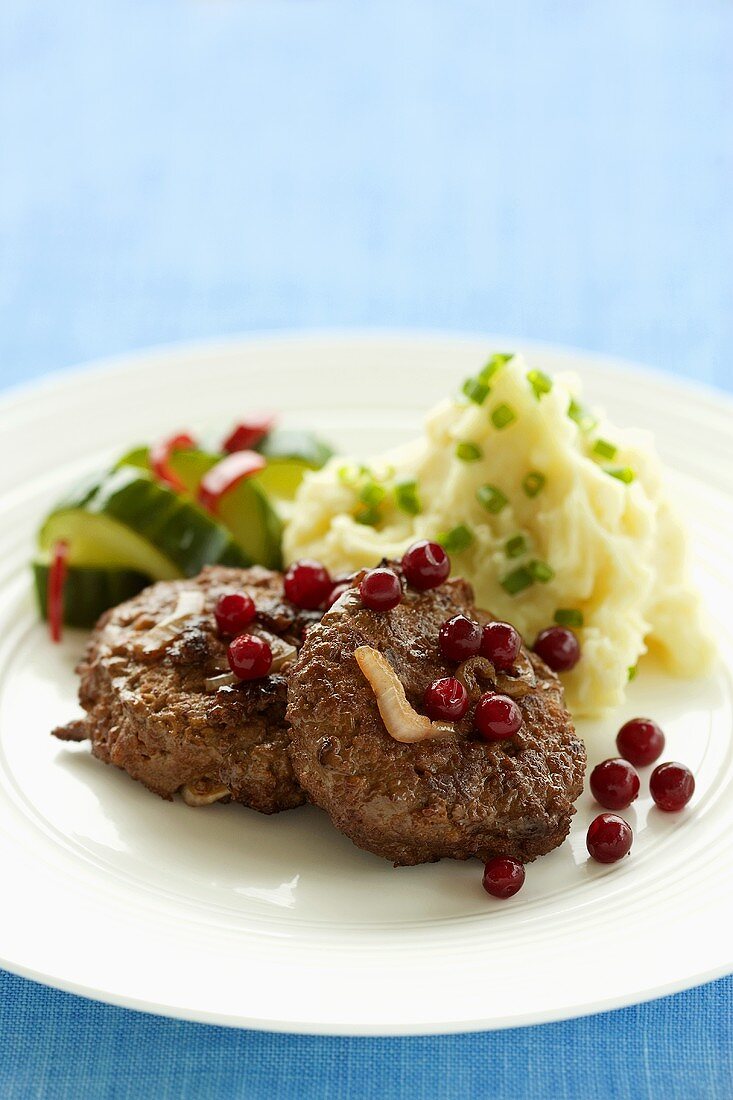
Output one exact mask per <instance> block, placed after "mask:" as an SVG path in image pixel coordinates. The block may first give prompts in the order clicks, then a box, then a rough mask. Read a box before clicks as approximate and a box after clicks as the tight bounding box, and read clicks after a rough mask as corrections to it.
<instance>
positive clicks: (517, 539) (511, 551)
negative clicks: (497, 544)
mask: <svg viewBox="0 0 733 1100" xmlns="http://www.w3.org/2000/svg"><path fill="white" fill-rule="evenodd" d="M504 552H505V554H506V556H507V557H508V558H521V556H522V554H526V553H527V540H526V538H525V537H524V535H513V536H512V537H511V538H510V539H507V540H506V542H505V543H504Z"/></svg>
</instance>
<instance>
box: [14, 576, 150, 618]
mask: <svg viewBox="0 0 733 1100" xmlns="http://www.w3.org/2000/svg"><path fill="white" fill-rule="evenodd" d="M49 572H50V566H49V565H47V564H46V563H45V562H39V561H36V562H33V575H34V579H35V584H36V598H37V600H38V608H39V610H40V612H41V618H43V619H45V618H47V615H48V575H49ZM149 584H150V578H149V577H146V576H145V574H144V573H137V572H135V571H134V570H131V569H94V568H87V567H86V566H79V565H70V566H68V568H67V572H66V581H65V583H64V599H63V621H64V623H65V624H66V626H76V627H82V628H88V627H92V626H94V624H95V623H96V622H97V620H98V619H99V616H100V615H102V614H103V613H104V612H105V611H107V610H109V608H110V607H116V606H117V604H120V603H124V601H125V600H129V599H131V598H132V597H133V596H136V595H137V594H138V592H141V591H142V590H143V588H147V586H148V585H149Z"/></svg>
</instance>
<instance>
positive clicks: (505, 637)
mask: <svg viewBox="0 0 733 1100" xmlns="http://www.w3.org/2000/svg"><path fill="white" fill-rule="evenodd" d="M521 648H522V639H521V638H520V637H519V632H518V631H516V630H515V629H514V627H513V626H511V625H510V624H509V623H487V624H486V626H485V627H484V630H483V636H482V638H481V656H482V657H487V658H488V659H489V660H490V661H491V663H492V665H493V666H494V668H497V669H499V671H500V672H506V670H507V669H509V668H511V667H512V665H513V664H514V662H515V661H516V659H517V657H518V656H519V650H520V649H521Z"/></svg>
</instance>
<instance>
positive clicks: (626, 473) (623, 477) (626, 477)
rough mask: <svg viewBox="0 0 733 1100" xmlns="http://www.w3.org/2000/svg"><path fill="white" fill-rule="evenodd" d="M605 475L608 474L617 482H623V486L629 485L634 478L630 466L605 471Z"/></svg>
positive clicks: (634, 475)
mask: <svg viewBox="0 0 733 1100" xmlns="http://www.w3.org/2000/svg"><path fill="white" fill-rule="evenodd" d="M606 473H607V474H610V475H611V477H615V478H616V480H617V481H623V483H624V485H631V482H632V481H633V480H634V478H635V477H636V474H635V473H634V471H633V470H632V469H631V467H630V466H616V467H615V468H614V469H612V470H606Z"/></svg>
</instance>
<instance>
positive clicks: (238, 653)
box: [227, 634, 272, 680]
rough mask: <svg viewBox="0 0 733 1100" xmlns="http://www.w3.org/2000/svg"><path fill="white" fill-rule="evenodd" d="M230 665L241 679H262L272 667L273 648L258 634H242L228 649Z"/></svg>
mask: <svg viewBox="0 0 733 1100" xmlns="http://www.w3.org/2000/svg"><path fill="white" fill-rule="evenodd" d="M227 659H228V661H229V667H230V669H231V670H232V672H233V673H234V675H235V676H238V677H239V679H240V680H261V679H262V677H263V676H267V675H268V673H269V671H270V669H271V668H272V650H271V649H270V647H269V645H268V644H267V642H266V641H265V640H264V638H258V637H257V635H256V634H240V635H239V637H237V638H235V639H234V641H233V642H231V643H230V645H229V649H228V651H227Z"/></svg>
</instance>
